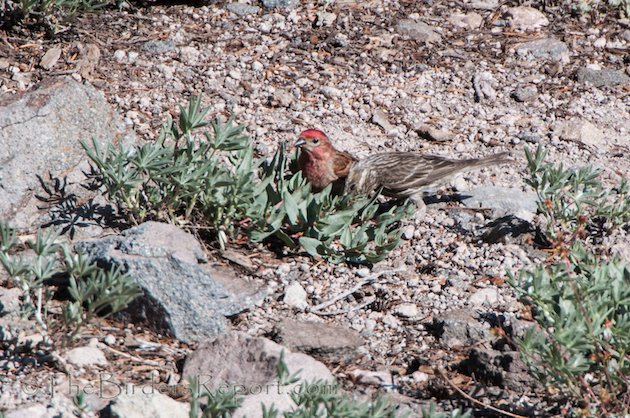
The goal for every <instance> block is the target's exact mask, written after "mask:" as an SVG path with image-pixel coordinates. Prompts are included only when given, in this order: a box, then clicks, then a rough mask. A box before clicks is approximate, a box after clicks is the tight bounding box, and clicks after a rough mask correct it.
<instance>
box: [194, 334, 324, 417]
mask: <svg viewBox="0 0 630 418" xmlns="http://www.w3.org/2000/svg"><path fill="white" fill-rule="evenodd" d="M282 350H284V348H283V347H282V346H280V345H278V344H276V343H274V342H273V341H271V340H268V339H266V338H261V337H251V336H249V335H247V334H244V333H241V332H232V333H229V334H226V335H223V336H220V337H218V338H216V339H214V340H208V341H205V342H203V343H202V344H201V345H200V346H199V348H198V349H197V350H196V351H195V352H194V353H193V354H191V355H190V356H189V357H188V359H187V360H186V364H185V365H184V372H183V377H184V379H190V378H195V377H198V378H199V383H200V385H201V387H202V388H204V389H206V390H210V391H212V390H226V389H227V388H228V387H230V386H233V387H234V388H235V389H236V390H237V393H238V394H240V395H241V396H244V401H243V404H242V405H241V407H240V408H239V409H238V410H236V411H235V413H234V415H233V416H234V417H238V418H241V417H260V416H262V409H261V408H262V407H261V405H262V404H263V403H264V404H265V405H266V406H267V409H269V407H270V406H271V404H275V406H276V408H277V409H278V410H279V412H280V413H282V412H283V411H287V410H290V409H291V408H293V407H295V403H294V402H293V401H292V400H291V397H290V394H291V393H293V392H296V391H298V390H299V387H300V385H301V384H303V382H313V381H315V380H319V379H321V380H323V381H325V382H329V383H330V382H332V381H333V380H334V379H333V376H332V374H331V373H330V371H329V370H328V369H327V368H326V366H324V364H322V363H320V362H319V361H317V360H315V359H313V358H311V357H309V356H307V355H306V354H302V353H292V352H290V351H288V350H285V357H284V360H285V363H286V365H287V368H288V369H289V372H290V373H291V374H293V373H296V372H298V371H299V377H300V378H301V381H298V382H295V383H292V384H287V385H281V384H279V382H278V376H277V369H276V366H277V364H278V360H279V359H280V354H281V352H282Z"/></svg>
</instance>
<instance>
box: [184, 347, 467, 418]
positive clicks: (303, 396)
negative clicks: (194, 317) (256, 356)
mask: <svg viewBox="0 0 630 418" xmlns="http://www.w3.org/2000/svg"><path fill="white" fill-rule="evenodd" d="M276 370H277V373H278V374H277V377H278V382H279V385H280V386H287V385H291V384H294V383H298V382H299V381H300V379H299V378H298V377H297V375H298V373H299V372H298V373H293V374H292V373H290V371H289V369H288V367H287V365H286V363H285V361H284V351H283V352H282V353H281V355H280V358H279V359H278V365H277V367H276ZM190 390H191V395H192V398H191V400H190V406H191V408H190V417H191V418H193V417H194V418H197V417H199V416H200V414H202V415H201V417H202V418H210V417H212V418H215V417H216V418H219V417H221V418H223V417H230V416H232V413H233V412H234V411H235V410H236V409H237V408H238V407H239V406H240V405H241V404H242V401H243V399H242V397H240V396H238V395H237V392H236V390H234V389H231V390H228V391H225V390H222V389H220V388H219V389H218V390H215V391H212V392H208V391H203V392H201V391H200V385H199V379H198V378H193V379H191V380H190ZM290 397H291V399H292V400H293V402H294V403H295V406H294V407H293V408H292V409H291V410H290V411H285V412H283V413H280V412H279V411H278V408H277V407H276V406H275V404H272V405H270V406H269V407H267V406H266V405H265V404H263V405H261V409H262V416H263V418H278V417H283V418H318V417H321V418H324V417H329V418H395V417H396V416H397V415H396V407H395V406H393V405H391V404H390V403H389V402H388V401H387V400H385V399H383V398H378V399H376V400H375V401H373V402H370V401H365V402H360V401H356V400H354V399H352V398H351V397H349V396H348V395H345V394H343V393H341V392H340V388H339V386H338V385H333V384H330V383H328V382H325V381H321V380H318V381H315V382H301V383H300V384H299V385H296V386H294V387H293V390H292V391H291V392H290ZM201 398H206V399H207V400H208V405H207V406H206V407H205V408H204V409H203V412H202V411H201V409H202V408H201V404H200V399H201ZM457 417H459V416H457ZM462 418H465V416H463V417H462Z"/></svg>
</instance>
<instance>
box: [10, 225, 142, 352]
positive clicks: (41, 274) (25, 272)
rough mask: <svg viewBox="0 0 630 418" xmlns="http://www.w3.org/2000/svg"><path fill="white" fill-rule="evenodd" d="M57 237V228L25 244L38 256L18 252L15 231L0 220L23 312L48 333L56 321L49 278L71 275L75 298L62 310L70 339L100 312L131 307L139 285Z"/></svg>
mask: <svg viewBox="0 0 630 418" xmlns="http://www.w3.org/2000/svg"><path fill="white" fill-rule="evenodd" d="M57 238H58V236H57V235H56V233H55V232H54V231H53V230H52V229H49V230H46V231H41V230H40V231H38V232H37V236H36V238H35V240H28V241H27V242H26V246H27V247H28V248H29V249H30V250H32V253H33V255H32V256H31V255H28V256H24V255H16V254H14V250H16V249H17V247H18V245H19V243H18V240H17V236H16V232H15V230H14V229H12V228H10V227H9V226H8V225H6V224H4V223H2V222H0V264H1V265H2V266H3V268H4V269H5V270H6V272H7V273H8V275H9V279H10V280H13V281H14V282H15V284H16V285H17V286H19V287H20V289H21V290H22V294H23V300H22V311H23V313H24V315H25V316H27V317H33V318H34V319H35V320H36V321H37V323H38V324H39V326H40V328H41V330H42V332H44V333H46V332H47V331H48V330H49V328H50V325H51V324H52V323H53V321H51V313H50V311H49V308H50V306H51V305H50V302H51V300H52V297H53V286H52V285H51V284H50V281H51V279H52V278H53V277H56V276H57V277H67V278H68V292H69V294H70V297H71V300H69V301H68V302H66V304H65V305H64V307H63V312H62V314H61V317H62V319H63V321H62V323H63V334H64V335H65V338H66V339H65V341H64V343H67V342H69V341H71V340H72V339H73V338H74V337H75V336H76V335H77V334H78V333H79V331H80V329H81V327H82V326H84V325H85V324H87V323H89V322H90V321H91V320H92V319H93V318H94V317H95V316H96V315H101V316H108V315H111V314H113V313H116V312H118V311H120V310H122V309H124V308H126V307H127V306H128V304H129V303H131V301H133V300H134V299H135V298H136V297H137V296H139V295H140V289H139V288H138V286H137V285H136V283H135V282H134V281H133V279H132V278H131V277H129V276H128V275H126V274H123V273H122V272H121V271H120V270H119V269H117V268H116V269H113V270H104V269H102V268H99V267H98V266H96V264H95V263H94V262H92V261H91V260H90V259H89V258H88V257H86V256H85V255H83V254H80V253H75V252H73V251H72V250H70V248H68V246H67V245H65V244H60V243H58V242H57Z"/></svg>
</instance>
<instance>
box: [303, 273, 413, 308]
mask: <svg viewBox="0 0 630 418" xmlns="http://www.w3.org/2000/svg"><path fill="white" fill-rule="evenodd" d="M404 270H405V269H404V268H402V267H400V268H397V269H394V270H384V271H379V272H378V273H374V274H372V275H371V276H368V277H366V278H365V279H363V280H361V281H360V282H359V283H357V284H356V285H355V286H353V287H352V288H351V289H350V290H347V291H345V292H343V293H340V294H339V295H337V296H335V297H334V298H332V299H330V300H328V301H326V302H322V303H320V304H319V305H316V306H313V307H312V308H311V309H309V312H312V313H315V314H319V315H326V314H325V313H323V312H318V311H321V310H322V309H324V308H327V307H328V306H330V305H333V304H335V303H337V302H339V301H340V300H342V299H345V298H346V297H348V296H350V295H351V294H353V293H354V292H356V291H357V290H359V289H360V288H362V287H363V286H366V285H368V284H371V283H372V282H374V280H376V279H378V278H379V277H381V276H382V275H384V274H389V273H398V272H401V271H404Z"/></svg>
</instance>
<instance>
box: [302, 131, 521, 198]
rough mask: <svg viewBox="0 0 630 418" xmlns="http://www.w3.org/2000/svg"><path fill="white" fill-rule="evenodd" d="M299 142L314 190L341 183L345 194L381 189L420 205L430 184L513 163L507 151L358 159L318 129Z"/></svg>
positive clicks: (398, 154)
mask: <svg viewBox="0 0 630 418" xmlns="http://www.w3.org/2000/svg"><path fill="white" fill-rule="evenodd" d="M295 145H296V146H298V147H300V148H301V149H302V151H303V152H302V154H300V158H299V160H298V166H299V167H300V170H301V171H302V173H303V174H304V177H306V179H307V180H308V181H309V182H310V183H311V185H312V188H313V190H315V191H320V190H322V189H323V188H324V187H326V186H327V185H328V184H330V183H334V186H333V188H334V187H337V186H339V185H341V187H343V189H342V190H343V193H344V194H358V195H364V196H367V195H369V194H371V193H372V192H374V191H376V190H378V189H381V193H382V194H383V195H385V196H388V197H394V198H411V200H413V201H414V202H415V203H416V205H418V207H420V208H421V207H423V206H424V201H423V200H422V194H423V191H424V190H425V189H427V188H428V187H431V186H435V185H437V184H440V183H443V182H445V181H446V180H447V179H448V178H449V177H452V176H453V175H455V174H457V173H459V172H462V171H468V170H474V169H477V168H482V167H487V166H491V165H495V164H504V163H510V162H512V160H511V159H509V158H507V155H508V154H507V153H499V154H495V155H490V156H488V157H483V158H471V159H464V160H452V159H449V158H445V157H440V156H437V155H424V154H418V153H414V152H383V153H378V154H374V155H370V156H369V157H366V158H364V159H362V160H358V159H356V158H355V157H353V156H352V155H350V154H348V153H347V152H343V151H339V150H337V149H336V148H335V147H334V146H333V144H332V143H331V142H330V139H328V137H327V136H326V134H325V133H324V132H322V131H320V130H318V129H308V130H306V131H304V132H302V133H301V134H300V137H299V139H298V141H297V142H296V143H295ZM344 184H345V187H344Z"/></svg>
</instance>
